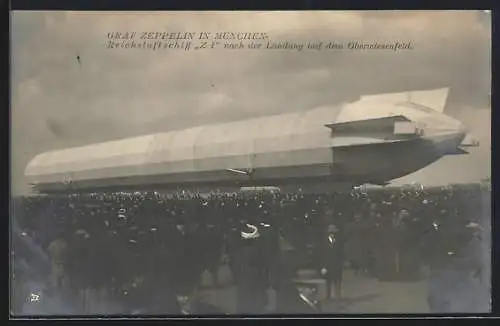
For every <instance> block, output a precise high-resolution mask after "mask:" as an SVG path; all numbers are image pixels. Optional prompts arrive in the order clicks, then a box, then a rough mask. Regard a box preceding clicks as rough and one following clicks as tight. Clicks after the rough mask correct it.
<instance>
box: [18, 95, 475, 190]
mask: <svg viewBox="0 0 500 326" xmlns="http://www.w3.org/2000/svg"><path fill="white" fill-rule="evenodd" d="M448 93H449V88H442V89H435V90H428V91H411V92H403V93H391V94H378V95H367V96H362V97H360V98H359V99H358V100H356V101H354V102H350V103H345V104H342V105H338V106H324V107H318V108H314V109H311V110H308V111H300V112H293V113H285V114H279V115H272V116H263V117H258V118H252V119H247V120H242V121H235V122H229V123H220V124H213V125H204V126H196V127H192V128H188V129H182V130H173V131H168V132H162V133H157V134H151V135H145V136H140V137H134V138H126V139H121V140H114V141H108V142H103V143H97V144H92V145H87V146H81V147H74V148H68V149H63V150H56V151H50V152H46V153H41V154H39V155H37V156H35V157H34V158H33V159H32V160H31V162H29V164H28V165H27V167H26V170H25V176H26V177H27V179H28V182H30V183H31V184H32V185H33V186H34V188H35V189H36V190H37V191H38V192H42V193H50V192H59V191H63V192H64V191H96V190H100V189H101V190H102V189H143V190H145V189H153V188H154V189H159V188H172V189H174V188H176V189H179V188H182V189H186V188H196V187H214V188H218V187H224V186H228V187H232V186H236V187H244V186H246V187H249V186H259V185H260V186H261V185H266V186H286V185H301V186H305V185H307V184H320V183H321V184H326V185H327V186H329V187H330V186H331V187H334V185H338V184H343V185H350V186H356V185H361V184H375V185H385V184H387V183H389V182H390V181H391V180H393V179H397V178H400V177H403V176H406V175H408V174H411V173H413V172H415V171H417V170H420V169H422V168H424V167H426V166H427V165H429V164H432V163H433V162H435V161H437V160H438V159H440V158H441V157H443V156H445V155H462V154H467V153H468V152H467V148H466V146H477V145H478V144H477V142H475V141H474V140H473V138H471V137H470V136H468V132H467V130H466V128H465V127H464V125H463V123H462V122H460V121H458V120H456V119H454V118H453V117H451V116H449V115H447V114H445V113H444V107H445V104H446V101H447V97H448ZM219 189H220V188H219Z"/></svg>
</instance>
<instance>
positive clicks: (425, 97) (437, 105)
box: [408, 88, 450, 113]
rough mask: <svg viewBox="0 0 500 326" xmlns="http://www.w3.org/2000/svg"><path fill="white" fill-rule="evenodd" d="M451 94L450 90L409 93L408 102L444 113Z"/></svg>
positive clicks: (441, 89)
mask: <svg viewBox="0 0 500 326" xmlns="http://www.w3.org/2000/svg"><path fill="white" fill-rule="evenodd" d="M449 92H450V89H449V88H439V89H435V90H430V91H414V92H408V101H409V102H411V103H415V104H419V105H422V106H425V107H428V108H430V109H433V110H434V111H437V112H439V113H443V112H444V108H445V106H446V101H447V99H448V93H449Z"/></svg>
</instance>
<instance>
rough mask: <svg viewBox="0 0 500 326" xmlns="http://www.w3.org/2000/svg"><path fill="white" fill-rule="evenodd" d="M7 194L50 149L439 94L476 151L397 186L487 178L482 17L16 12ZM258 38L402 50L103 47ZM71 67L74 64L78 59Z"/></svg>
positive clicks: (487, 34) (487, 31)
mask: <svg viewBox="0 0 500 326" xmlns="http://www.w3.org/2000/svg"><path fill="white" fill-rule="evenodd" d="M11 24H12V28H11V49H12V53H11V60H12V62H11V78H12V80H11V125H12V129H11V132H12V137H11V139H12V146H11V148H12V149H11V169H12V170H11V171H12V179H11V181H12V193H13V194H14V195H16V194H24V193H26V192H27V191H28V189H29V188H28V187H27V184H26V182H25V180H24V176H23V174H24V169H25V167H26V165H27V164H28V162H29V160H30V159H32V158H33V157H34V156H35V155H37V154H39V153H41V152H45V151H48V150H53V149H58V148H65V147H71V146H79V145H85V144H90V143H94V142H101V141H108V140H113V139H118V138H123V137H131V136H138V135H143V134H148V133H154V132H161V131H167V130H171V129H179V128H184V127H190V126H195V125H200V124H207V123H217V122H222V121H232V120H239V119H244V118H248V117H255V116H262V115H267V114H275V113H282V112H288V111H299V110H307V109H312V108H315V107H318V106H323V105H337V104H340V103H343V102H345V101H350V100H353V99H356V98H357V97H359V96H361V95H366V94H376V93H385V92H400V91H408V90H416V89H433V88H440V87H451V91H450V95H449V100H448V103H447V107H446V113H447V114H450V115H452V116H454V117H456V118H458V119H460V120H461V121H463V122H464V123H465V124H466V125H467V126H468V127H469V129H470V130H471V132H472V133H473V134H474V135H475V137H476V138H478V139H479V140H480V142H481V146H480V147H479V148H475V149H472V150H471V154H470V155H467V156H453V157H446V158H443V159H441V160H440V161H438V162H436V163H434V164H432V165H430V166H429V167H426V168H425V169H423V170H420V171H418V172H416V173H414V174H412V175H410V176H407V177H405V178H403V179H401V180H396V181H395V183H396V184H397V183H408V182H420V183H423V184H428V185H434V184H444V183H449V182H475V181H479V180H480V179H481V178H483V177H486V176H489V175H490V168H491V149H490V143H491V140H490V120H491V119H490V116H491V108H490V100H489V96H490V84H491V64H490V59H491V56H490V53H491V18H490V15H489V14H488V13H485V12H483V11H446V12H445V11H442V12H430V11H412V12H405V11H385V12H382V11H380V12H377V11H370V12H224V13H217V12H198V13H196V12H175V13H166V12H154V13H147V12H140V13H133V12H127V13H124V12H122V13H119V12H116V13H113V12H102V13H98V12H62V11H58V12H42V11H37V12H27V11H17V12H13V13H12V15H11ZM124 31H131V32H132V31H134V32H136V33H140V32H146V31H152V32H157V31H158V32H163V31H167V32H185V31H187V32H197V33H199V32H212V33H215V32H222V31H228V32H259V33H268V35H269V38H270V40H272V41H278V40H288V41H298V40H302V41H325V42H328V41H335V42H347V41H352V40H357V41H362V42H373V41H378V42H393V41H405V42H411V43H412V45H413V49H412V50H406V51H375V50H372V51H312V50H311V51H300V52H299V51H279V50H248V49H245V50H217V49H216V50H207V51H183V50H163V49H162V50H157V51H147V50H138V49H106V48H105V46H104V44H105V42H106V40H107V33H108V32H124ZM77 56H78V57H79V58H80V62H78V60H77Z"/></svg>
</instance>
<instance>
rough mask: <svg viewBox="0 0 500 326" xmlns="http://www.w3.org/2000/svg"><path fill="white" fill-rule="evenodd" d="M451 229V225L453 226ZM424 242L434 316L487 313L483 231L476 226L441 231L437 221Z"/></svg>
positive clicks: (430, 306) (472, 224)
mask: <svg viewBox="0 0 500 326" xmlns="http://www.w3.org/2000/svg"><path fill="white" fill-rule="evenodd" d="M450 227H451V226H450ZM428 232H429V233H428V235H427V236H426V237H425V238H424V239H423V241H425V242H426V243H425V244H423V245H424V246H425V249H424V250H425V253H426V258H427V261H428V264H429V268H430V275H429V295H428V303H429V309H430V311H431V312H432V313H449V312H451V313H460V312H462V313H471V312H478V311H481V312H486V311H487V308H486V309H484V303H485V300H484V296H483V297H482V298H481V297H480V296H478V292H481V291H480V290H481V281H480V275H481V267H482V262H481V258H480V257H481V255H480V254H478V253H479V252H480V250H481V246H480V228H479V227H478V225H477V224H476V223H468V224H467V225H465V226H464V225H463V224H462V225H460V224H458V225H456V226H455V227H453V228H452V229H448V230H446V229H444V230H443V229H441V226H440V225H439V224H438V223H437V222H433V228H432V229H431V230H429V231H428Z"/></svg>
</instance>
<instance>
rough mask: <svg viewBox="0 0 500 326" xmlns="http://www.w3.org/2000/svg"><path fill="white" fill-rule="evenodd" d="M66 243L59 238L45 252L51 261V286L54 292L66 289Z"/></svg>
mask: <svg viewBox="0 0 500 326" xmlns="http://www.w3.org/2000/svg"><path fill="white" fill-rule="evenodd" d="M67 251H68V243H67V242H66V240H65V239H64V238H63V237H62V236H59V237H57V238H56V239H55V240H53V241H52V242H50V244H49V246H48V247H47V252H48V254H49V257H50V260H51V266H52V271H51V286H52V288H53V289H54V290H56V291H61V290H66V288H67V282H66V280H67V271H66V268H65V265H66V264H67V257H66V256H67Z"/></svg>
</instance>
